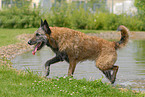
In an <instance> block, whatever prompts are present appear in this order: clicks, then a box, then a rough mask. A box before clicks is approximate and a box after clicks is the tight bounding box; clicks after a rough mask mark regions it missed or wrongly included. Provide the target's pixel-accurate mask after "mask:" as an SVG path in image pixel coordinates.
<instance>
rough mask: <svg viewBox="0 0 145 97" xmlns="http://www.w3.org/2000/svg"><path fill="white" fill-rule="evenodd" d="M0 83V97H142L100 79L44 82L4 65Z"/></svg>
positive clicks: (65, 79) (0, 67)
mask: <svg viewBox="0 0 145 97" xmlns="http://www.w3.org/2000/svg"><path fill="white" fill-rule="evenodd" d="M0 83H1V86H0V95H1V97H16V96H17V97H70V96H72V97H95V96H96V97H98V96H101V97H106V96H107V97H143V94H139V93H138V94H135V93H133V92H131V91H124V92H123V91H121V90H118V89H117V88H112V86H111V85H107V84H106V83H102V82H101V79H99V80H95V81H86V80H85V79H81V80H76V79H73V78H70V77H61V78H56V79H49V80H46V79H44V78H42V77H39V76H37V75H36V74H33V73H32V72H27V73H26V72H25V73H24V72H21V71H16V70H15V69H12V68H10V67H8V66H6V65H0Z"/></svg>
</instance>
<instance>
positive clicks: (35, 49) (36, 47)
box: [32, 42, 41, 55]
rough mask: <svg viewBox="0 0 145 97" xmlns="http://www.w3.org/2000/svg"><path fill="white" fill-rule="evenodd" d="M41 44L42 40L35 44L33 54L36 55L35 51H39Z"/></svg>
mask: <svg viewBox="0 0 145 97" xmlns="http://www.w3.org/2000/svg"><path fill="white" fill-rule="evenodd" d="M40 45H41V42H40V43H38V44H37V45H36V46H35V48H34V50H33V51H32V54H33V55H35V53H36V51H37V49H38V47H39V46H40Z"/></svg>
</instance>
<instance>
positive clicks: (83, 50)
mask: <svg viewBox="0 0 145 97" xmlns="http://www.w3.org/2000/svg"><path fill="white" fill-rule="evenodd" d="M117 30H118V31H121V39H120V41H117V42H111V41H107V40H104V39H101V38H98V37H96V36H88V35H86V34H84V33H82V32H79V31H75V30H72V29H69V28H64V27H49V25H48V23H47V21H46V20H45V21H44V22H43V21H42V20H41V26H40V28H38V30H36V31H35V33H34V37H33V38H32V39H31V40H29V41H28V44H30V45H35V44H36V45H35V47H34V50H33V51H32V53H33V55H35V53H36V51H37V50H40V49H41V48H42V47H43V46H44V45H47V46H48V47H50V48H51V49H52V51H54V52H55V53H56V56H55V57H54V58H52V59H50V60H48V61H47V62H46V63H45V69H46V76H48V75H49V72H50V65H51V64H54V63H56V62H60V61H64V60H65V61H66V62H68V63H69V70H68V76H72V75H73V73H74V70H75V67H76V64H77V63H79V62H82V61H85V60H91V61H96V66H97V67H98V68H99V69H100V70H101V71H102V72H103V74H105V76H106V77H107V78H108V79H109V80H110V82H111V83H112V84H113V83H114V82H115V79H116V74H117V71H118V68H119V67H118V66H115V65H114V64H115V62H116V60H117V52H116V50H117V49H118V48H121V47H123V46H125V45H126V44H127V42H128V39H129V35H128V29H127V28H126V27H125V26H123V25H121V26H119V27H118V29H117ZM88 65H89V64H88ZM111 71H113V73H111Z"/></svg>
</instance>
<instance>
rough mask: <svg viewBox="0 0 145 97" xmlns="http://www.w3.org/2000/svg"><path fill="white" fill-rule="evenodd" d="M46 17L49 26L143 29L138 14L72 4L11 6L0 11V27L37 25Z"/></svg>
mask: <svg viewBox="0 0 145 97" xmlns="http://www.w3.org/2000/svg"><path fill="white" fill-rule="evenodd" d="M41 18H42V19H47V20H48V22H49V24H50V26H59V27H68V28H73V29H74V28H75V29H91V30H116V28H117V27H118V26H119V25H125V26H127V27H128V28H129V29H130V30H134V31H136V30H140V31H145V27H144V26H145V21H144V19H143V18H139V17H138V16H128V15H126V14H121V15H115V14H110V13H108V12H100V11H98V10H96V12H91V11H90V10H86V9H84V8H83V7H79V8H75V7H73V6H72V5H70V6H69V4H68V5H67V6H59V7H57V6H56V7H55V8H52V9H51V10H50V11H47V12H42V10H41V9H40V10H39V9H33V10H30V9H27V8H19V9H18V8H12V9H9V10H2V11H0V27H1V28H30V27H38V26H39V22H40V19H41Z"/></svg>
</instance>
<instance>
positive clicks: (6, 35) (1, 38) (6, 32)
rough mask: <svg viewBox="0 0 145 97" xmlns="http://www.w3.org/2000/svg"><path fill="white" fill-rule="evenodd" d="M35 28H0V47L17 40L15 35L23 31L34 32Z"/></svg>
mask: <svg viewBox="0 0 145 97" xmlns="http://www.w3.org/2000/svg"><path fill="white" fill-rule="evenodd" d="M35 30H36V28H29V29H2V28H0V47H1V46H6V45H9V44H15V43H16V42H19V41H18V40H17V39H16V36H17V35H20V34H23V33H26V34H28V33H34V31H35Z"/></svg>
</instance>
